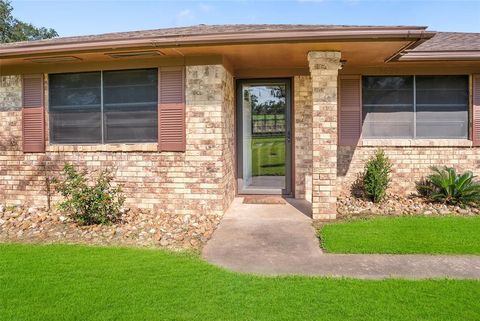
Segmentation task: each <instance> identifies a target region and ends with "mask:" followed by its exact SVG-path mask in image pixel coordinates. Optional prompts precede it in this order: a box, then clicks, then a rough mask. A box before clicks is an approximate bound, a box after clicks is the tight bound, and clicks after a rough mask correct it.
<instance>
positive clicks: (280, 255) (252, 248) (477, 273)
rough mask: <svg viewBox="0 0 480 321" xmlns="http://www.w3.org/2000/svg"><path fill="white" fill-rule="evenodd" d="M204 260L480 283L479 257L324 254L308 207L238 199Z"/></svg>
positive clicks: (260, 269) (253, 267) (288, 270)
mask: <svg viewBox="0 0 480 321" xmlns="http://www.w3.org/2000/svg"><path fill="white" fill-rule="evenodd" d="M202 256H203V257H204V258H205V259H206V260H207V261H209V262H211V263H213V264H216V265H219V266H223V267H225V268H228V269H230V270H233V271H238V272H247V273H256V274H265V275H286V274H304V275H321V276H334V277H353V278H364V279H383V278H389V277H399V278H409V279H423V278H445V277H448V278H466V279H480V256H446V255H380V254H378V255H377V254H375V255H369V254H366V255H364V254H325V253H322V251H321V249H320V247H319V243H318V239H317V237H316V236H315V230H314V229H313V227H312V225H311V219H310V217H309V213H308V206H307V205H306V204H305V203H302V202H301V201H298V200H292V201H291V202H290V203H289V204H286V205H263V204H261V205H260V204H243V203H242V199H241V198H237V199H235V201H234V203H233V204H232V206H231V208H230V209H229V210H228V212H227V213H226V214H225V217H224V218H223V219H222V222H221V223H220V226H219V227H218V229H217V230H216V231H215V233H214V234H213V237H212V239H211V240H210V241H209V242H208V243H207V245H206V246H205V248H204V250H203V253H202Z"/></svg>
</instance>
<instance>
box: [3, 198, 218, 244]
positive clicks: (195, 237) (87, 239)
mask: <svg viewBox="0 0 480 321" xmlns="http://www.w3.org/2000/svg"><path fill="white" fill-rule="evenodd" d="M219 223H220V217H218V216H190V215H168V214H155V213H152V212H149V211H142V210H130V211H127V212H126V213H125V214H123V216H122V220H121V221H120V222H117V223H115V224H111V225H90V226H79V225H77V224H76V223H74V222H72V221H70V220H69V219H68V217H67V216H66V215H64V214H62V213H61V212H57V211H45V210H41V209H35V208H24V207H12V208H11V207H7V208H6V207H4V206H2V205H0V242H33V243H51V242H63V243H80V244H97V245H131V246H159V247H167V248H172V249H198V248H201V247H202V245H203V244H205V243H206V242H207V240H208V239H209V238H210V237H211V235H212V233H213V231H214V230H215V229H216V227H217V225H218V224H219Z"/></svg>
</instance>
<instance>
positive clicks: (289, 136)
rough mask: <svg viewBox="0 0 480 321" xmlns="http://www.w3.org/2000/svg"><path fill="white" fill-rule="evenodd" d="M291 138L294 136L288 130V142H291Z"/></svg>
mask: <svg viewBox="0 0 480 321" xmlns="http://www.w3.org/2000/svg"><path fill="white" fill-rule="evenodd" d="M291 140H292V137H291V134H290V131H289V130H287V143H290V142H291Z"/></svg>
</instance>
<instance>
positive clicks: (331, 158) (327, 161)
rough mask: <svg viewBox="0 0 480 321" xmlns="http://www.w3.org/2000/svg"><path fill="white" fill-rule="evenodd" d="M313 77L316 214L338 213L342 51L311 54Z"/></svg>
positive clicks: (316, 216) (331, 216)
mask: <svg viewBox="0 0 480 321" xmlns="http://www.w3.org/2000/svg"><path fill="white" fill-rule="evenodd" d="M308 64H309V67H310V76H311V78H312V106H313V109H312V139H313V144H312V151H313V153H312V215H313V218H314V219H335V218H336V214H337V210H336V209H337V208H336V204H337V188H336V187H337V78H338V70H339V69H340V66H341V64H340V52H334V51H311V52H309V53H308Z"/></svg>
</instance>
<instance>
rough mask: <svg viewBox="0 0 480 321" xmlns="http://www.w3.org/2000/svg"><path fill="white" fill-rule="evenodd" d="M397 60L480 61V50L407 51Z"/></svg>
mask: <svg viewBox="0 0 480 321" xmlns="http://www.w3.org/2000/svg"><path fill="white" fill-rule="evenodd" d="M397 60H398V61H437V60H443V61H444V60H457V61H470V60H480V51H479V50H457V51H406V53H405V54H403V55H401V56H399V57H398V59H397Z"/></svg>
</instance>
